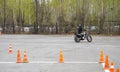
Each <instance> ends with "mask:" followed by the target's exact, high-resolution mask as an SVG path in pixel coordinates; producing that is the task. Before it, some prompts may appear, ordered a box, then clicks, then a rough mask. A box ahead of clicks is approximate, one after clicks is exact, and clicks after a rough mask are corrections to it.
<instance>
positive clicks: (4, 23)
mask: <svg viewBox="0 0 120 72" xmlns="http://www.w3.org/2000/svg"><path fill="white" fill-rule="evenodd" d="M2 28H3V33H5V28H6V0H4V21H3V27H2Z"/></svg>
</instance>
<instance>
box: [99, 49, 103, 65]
mask: <svg viewBox="0 0 120 72" xmlns="http://www.w3.org/2000/svg"><path fill="white" fill-rule="evenodd" d="M99 63H104V55H103V51H100V59H99Z"/></svg>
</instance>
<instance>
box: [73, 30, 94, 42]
mask: <svg viewBox="0 0 120 72" xmlns="http://www.w3.org/2000/svg"><path fill="white" fill-rule="evenodd" d="M74 35H75V37H74V40H75V42H77V43H78V42H80V41H81V40H85V39H87V41H88V42H92V36H91V35H90V33H89V32H88V31H86V30H85V31H84V32H83V33H81V34H78V33H74Z"/></svg>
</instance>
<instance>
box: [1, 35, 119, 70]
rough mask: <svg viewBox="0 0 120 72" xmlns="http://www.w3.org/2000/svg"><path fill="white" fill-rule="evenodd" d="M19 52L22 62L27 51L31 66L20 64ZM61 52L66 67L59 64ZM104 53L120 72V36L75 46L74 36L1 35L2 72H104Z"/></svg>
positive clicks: (99, 38) (100, 37) (94, 38)
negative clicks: (17, 60) (17, 59)
mask: <svg viewBox="0 0 120 72" xmlns="http://www.w3.org/2000/svg"><path fill="white" fill-rule="evenodd" d="M10 43H11V44H12V49H13V53H12V54H9V53H8V49H9V44H10ZM18 49H20V51H21V58H22V59H23V52H24V50H26V51H27V57H28V60H29V63H16V56H17V50H18ZM60 50H62V51H63V57H64V63H58V60H59V52H60ZM101 50H103V52H104V57H105V55H109V61H114V62H115V68H120V36H93V41H92V42H91V43H89V42H87V41H86V40H84V41H81V42H80V43H75V42H74V36H73V35H1V36H0V72H104V70H103V68H102V65H101V64H99V63H98V61H99V53H100V51H101Z"/></svg>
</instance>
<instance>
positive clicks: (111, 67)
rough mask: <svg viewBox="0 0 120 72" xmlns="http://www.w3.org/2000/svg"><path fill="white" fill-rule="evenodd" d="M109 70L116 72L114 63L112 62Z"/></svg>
mask: <svg viewBox="0 0 120 72" xmlns="http://www.w3.org/2000/svg"><path fill="white" fill-rule="evenodd" d="M109 70H110V72H114V63H113V62H111V64H110V69H109Z"/></svg>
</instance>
